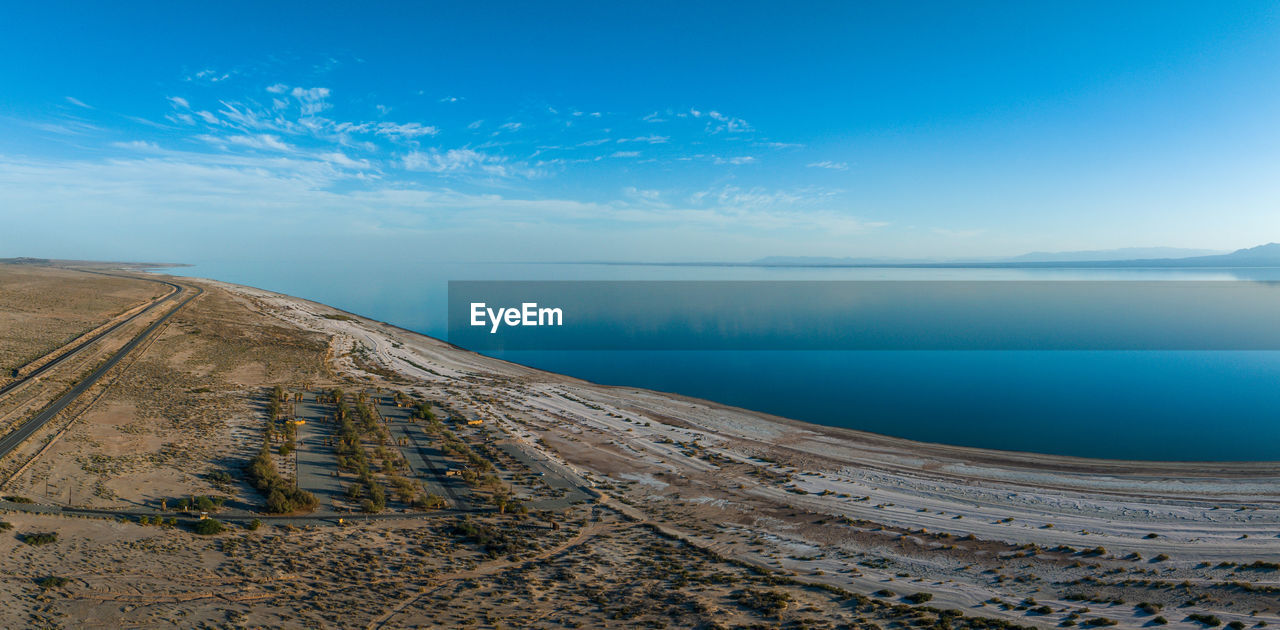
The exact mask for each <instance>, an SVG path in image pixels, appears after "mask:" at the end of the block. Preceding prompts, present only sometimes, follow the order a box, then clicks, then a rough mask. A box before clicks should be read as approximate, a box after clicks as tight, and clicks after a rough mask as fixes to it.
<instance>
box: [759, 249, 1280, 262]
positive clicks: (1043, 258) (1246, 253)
mask: <svg viewBox="0 0 1280 630" xmlns="http://www.w3.org/2000/svg"><path fill="white" fill-rule="evenodd" d="M746 265H749V266H760V267H995V268H999V267H1008V268H1016V267H1280V243H1268V244H1266V245H1259V246H1257V247H1250V248H1248V249H1240V250H1236V251H1234V252H1231V253H1220V252H1215V251H1213V250H1203V249H1182V248H1176V247H1130V248H1124V249H1111V250H1096V251H1079V252H1033V253H1030V254H1023V255H1021V256H1015V257H1012V258H1004V259H987V260H969V261H962V260H956V261H937V260H932V261H931V260H919V259H915V260H913V259H905V258H903V259H895V258H826V257H817V256H769V257H766V258H760V259H757V260H753V261H751V262H749V263H746Z"/></svg>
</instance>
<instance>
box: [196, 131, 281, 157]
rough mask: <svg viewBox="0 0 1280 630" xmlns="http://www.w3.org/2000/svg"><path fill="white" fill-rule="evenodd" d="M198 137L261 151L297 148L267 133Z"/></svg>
mask: <svg viewBox="0 0 1280 630" xmlns="http://www.w3.org/2000/svg"><path fill="white" fill-rule="evenodd" d="M196 138H197V139H199V140H204V141H205V142H208V143H209V144H212V145H215V146H219V147H222V148H227V147H228V146H230V145H234V146H240V147H245V148H249V149H256V150H259V151H280V152H284V153H291V152H294V151H295V150H296V149H294V147H292V146H290V145H289V144H288V143H286V142H284V141H283V140H281V139H280V137H279V136H276V135H272V134H266V133H263V134H253V135H248V134H244V135H231V136H210V135H200V136H196Z"/></svg>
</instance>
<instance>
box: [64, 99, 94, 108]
mask: <svg viewBox="0 0 1280 630" xmlns="http://www.w3.org/2000/svg"><path fill="white" fill-rule="evenodd" d="M63 98H65V99H67V102H68V103H71V104H72V105H75V106H76V107H83V108H84V109H93V106H92V105H87V104H85V102H84V101H82V100H80V99H78V98H76V97H74V96H66V97H63Z"/></svg>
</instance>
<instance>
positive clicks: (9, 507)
mask: <svg viewBox="0 0 1280 630" xmlns="http://www.w3.org/2000/svg"><path fill="white" fill-rule="evenodd" d="M494 511H495V510H492V509H482V510H459V509H452V508H450V509H441V510H430V511H426V512H380V513H378V514H364V513H352V514H348V513H337V512H317V513H315V514H310V515H301V516H296V515H288V514H255V513H252V512H247V511H244V510H228V511H225V512H218V513H217V514H212V515H210V516H211V517H212V518H216V519H218V520H219V521H222V522H224V523H241V524H246V523H248V522H249V521H252V520H255V519H256V520H259V521H262V522H263V523H264V524H267V525H293V526H295V527H303V526H308V525H340V524H342V523H339V522H338V521H339V519H341V520H342V521H344V522H345V523H362V522H366V521H395V520H430V519H438V518H442V517H459V516H463V515H467V514H492V513H493V512H494ZM4 512H25V513H27V514H48V515H52V516H86V517H90V518H124V519H128V520H136V519H137V518H138V517H139V516H147V517H151V516H163V517H164V518H170V517H173V518H177V519H178V520H179V521H181V522H184V523H189V522H193V521H195V520H196V519H197V517H198V513H196V512H160V511H158V510H146V509H139V510H107V509H96V508H74V507H63V506H60V505H45V504H43V503H13V502H10V501H5V500H2V499H0V513H4Z"/></svg>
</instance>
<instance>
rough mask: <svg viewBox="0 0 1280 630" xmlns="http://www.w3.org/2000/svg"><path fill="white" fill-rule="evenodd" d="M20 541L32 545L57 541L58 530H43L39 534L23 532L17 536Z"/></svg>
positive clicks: (37, 545) (36, 545) (38, 545)
mask: <svg viewBox="0 0 1280 630" xmlns="http://www.w3.org/2000/svg"><path fill="white" fill-rule="evenodd" d="M19 538H20V539H21V540H22V542H24V543H27V544H28V545H31V546H32V547H40V546H42V545H49V544H53V543H56V542H58V532H44V533H39V534H23V535H22V536H19Z"/></svg>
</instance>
